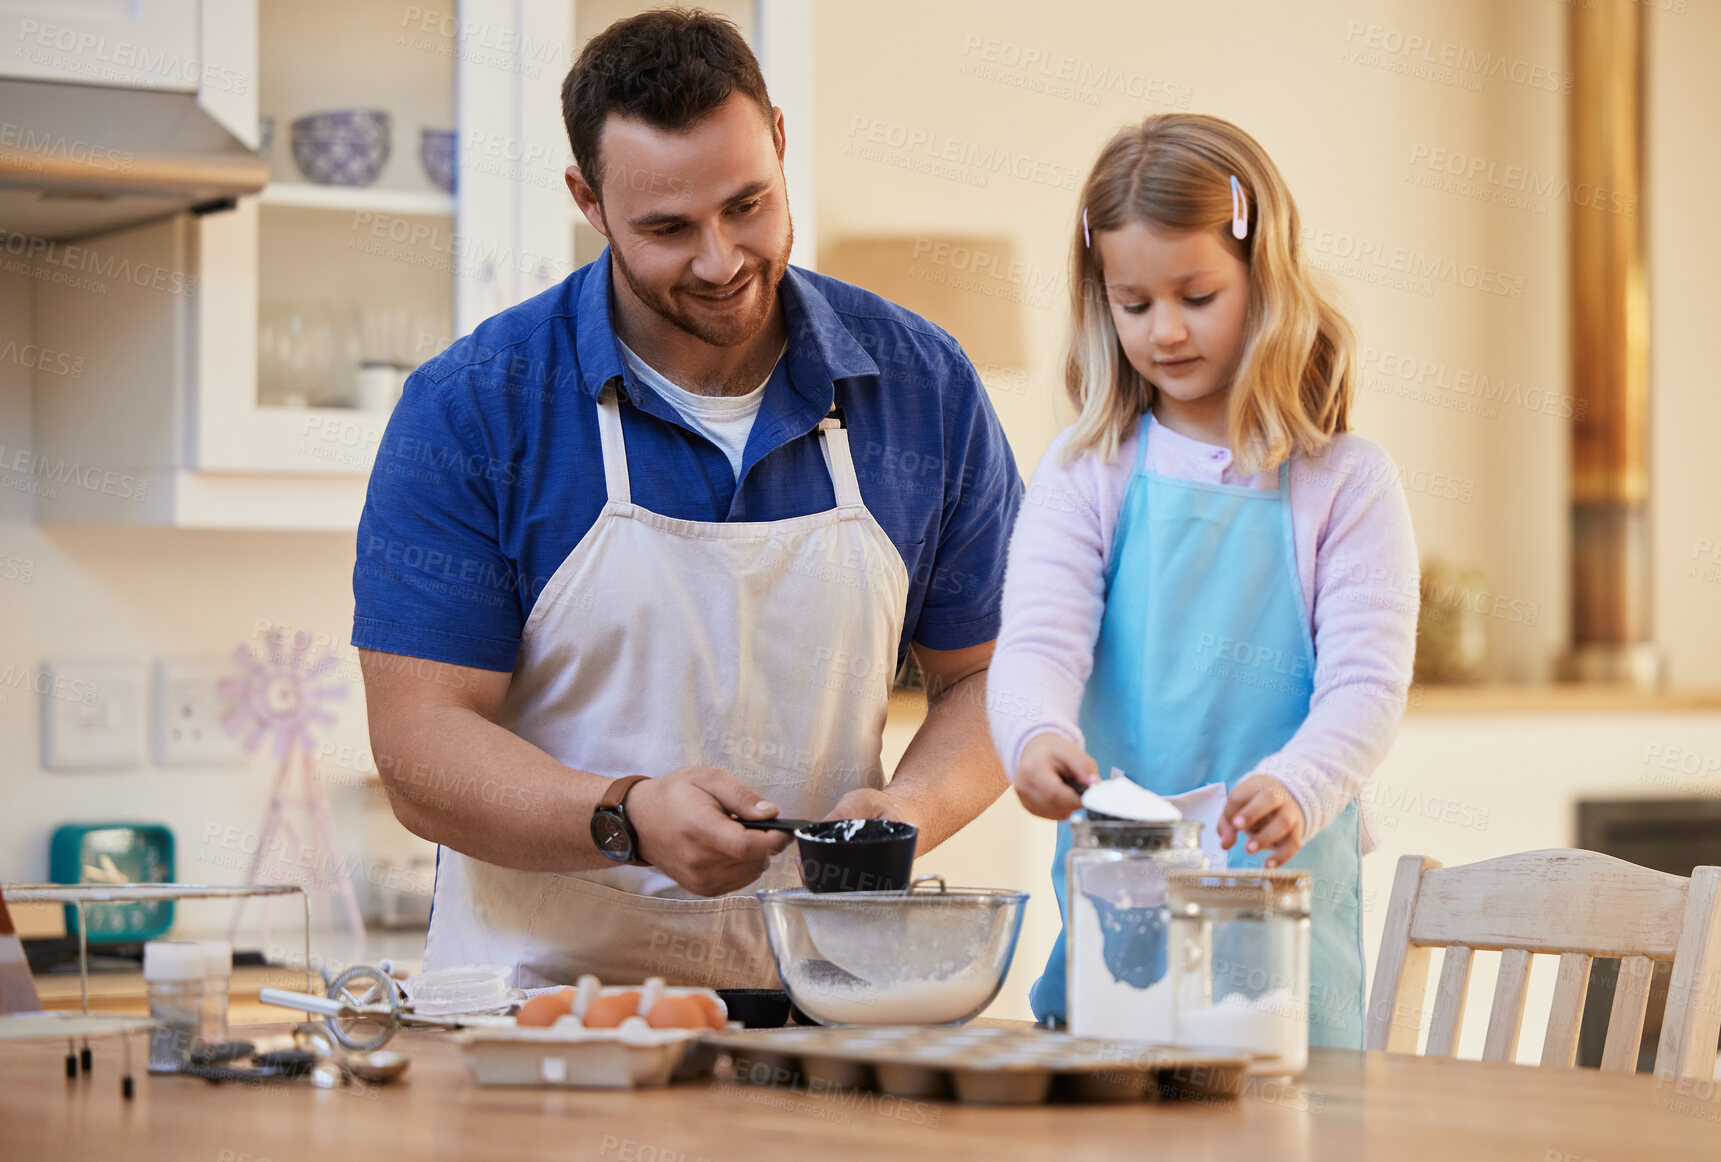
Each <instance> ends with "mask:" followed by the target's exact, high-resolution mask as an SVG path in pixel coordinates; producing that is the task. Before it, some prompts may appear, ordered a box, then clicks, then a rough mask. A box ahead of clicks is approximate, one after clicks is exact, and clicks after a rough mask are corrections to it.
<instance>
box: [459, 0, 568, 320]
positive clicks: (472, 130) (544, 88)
mask: <svg viewBox="0 0 1721 1162" xmlns="http://www.w3.org/2000/svg"><path fill="white" fill-rule="evenodd" d="M460 20H461V27H462V29H463V32H462V41H461V45H460V52H459V53H458V54H456V63H455V68H456V77H457V81H456V86H455V88H456V92H457V101H458V106H457V109H456V117H457V119H458V121H459V124H460V199H459V205H458V207H457V209H456V211H455V213H456V230H457V233H458V234H459V239H460V243H459V245H460V258H461V262H460V273H459V278H458V282H457V285H456V288H455V303H454V320H455V331H456V332H457V333H460V334H465V333H467V332H469V331H471V330H472V328H474V327H476V326H477V325H478V324H479V323H481V322H483V321H484V320H485V319H487V318H489V317H490V316H491V315H494V314H495V313H497V312H498V311H501V310H504V309H505V308H507V307H511V306H513V305H514V304H515V303H518V302H521V301H522V300H524V299H528V298H530V297H532V296H533V295H535V294H537V293H538V292H539V291H542V290H546V289H548V288H549V287H551V286H553V285H554V284H555V283H557V282H559V281H561V280H562V279H563V278H565V277H567V276H568V274H570V273H572V270H573V266H572V261H571V260H572V252H573V247H572V240H571V239H572V235H571V234H570V227H569V220H568V213H567V208H566V207H567V201H568V197H569V195H568V191H567V187H566V186H564V185H563V184H562V182H561V179H560V175H561V172H562V170H563V169H564V168H565V167H566V164H567V159H568V156H569V155H568V143H567V135H566V134H565V133H564V131H563V129H562V115H561V100H562V97H561V94H562V78H563V77H564V76H566V75H567V71H568V69H569V67H570V66H571V65H572V64H573V53H572V47H571V46H572V44H573V9H572V7H571V6H570V5H567V4H553V3H545V4H526V5H521V4H517V3H515V2H514V0H462V3H461V5H460Z"/></svg>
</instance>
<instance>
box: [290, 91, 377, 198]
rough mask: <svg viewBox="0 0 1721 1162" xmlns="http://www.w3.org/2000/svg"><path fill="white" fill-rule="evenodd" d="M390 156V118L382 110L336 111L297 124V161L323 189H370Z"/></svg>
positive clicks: (302, 119)
mask: <svg viewBox="0 0 1721 1162" xmlns="http://www.w3.org/2000/svg"><path fill="white" fill-rule="evenodd" d="M388 155H389V116H388V114H387V113H386V112H385V111H383V110H381V109H333V110H330V111H329V112H327V113H312V114H310V115H309V116H306V117H300V118H299V119H298V120H296V121H294V122H293V160H294V162H296V163H297V164H298V166H299V172H301V173H303V174H304V175H305V177H306V178H308V179H310V180H311V181H313V182H315V183H316V184H318V185H320V186H368V185H370V184H371V183H372V182H374V181H376V179H377V175H379V174H380V173H382V167H383V166H384V165H385V164H387V162H388Z"/></svg>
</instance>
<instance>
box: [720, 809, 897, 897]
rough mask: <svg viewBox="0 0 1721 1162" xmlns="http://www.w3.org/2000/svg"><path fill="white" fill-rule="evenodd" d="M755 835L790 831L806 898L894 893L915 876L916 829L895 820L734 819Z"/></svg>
mask: <svg viewBox="0 0 1721 1162" xmlns="http://www.w3.org/2000/svg"><path fill="white" fill-rule="evenodd" d="M736 822H738V823H740V824H741V826H743V827H750V828H752V829H753V830H755V831H792V832H794V834H795V843H796V845H797V846H798V847H799V849H800V853H801V882H802V883H804V884H806V885H807V890H808V891H810V892H894V891H901V890H902V889H903V888H906V887H908V884H909V881H910V880H911V879H912V878H913V875H914V848H915V844H916V843H917V842H918V840H919V838H920V829H919V828H917V827H915V826H914V824H912V823H898V822H897V821H896V820H894V819H829V820H826V821H825V822H823V823H815V822H813V821H812V820H810V819H738V820H736Z"/></svg>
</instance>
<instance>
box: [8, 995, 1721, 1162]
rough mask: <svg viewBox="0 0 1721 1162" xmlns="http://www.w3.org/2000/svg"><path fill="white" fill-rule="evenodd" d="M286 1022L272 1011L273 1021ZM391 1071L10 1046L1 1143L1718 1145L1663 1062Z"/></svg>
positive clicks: (1016, 1148) (762, 1151)
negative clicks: (198, 1068)
mask: <svg viewBox="0 0 1721 1162" xmlns="http://www.w3.org/2000/svg"><path fill="white" fill-rule="evenodd" d="M284 1028H285V1026H271V1027H270V1029H271V1030H277V1029H284ZM389 1047H390V1048H391V1049H400V1050H403V1051H405V1052H407V1053H409V1054H410V1055H411V1056H412V1059H413V1064H412V1068H411V1071H410V1072H409V1073H408V1074H407V1075H406V1077H405V1078H404V1079H403V1080H402V1081H401V1082H399V1083H397V1084H395V1085H392V1086H388V1087H380V1088H364V1089H354V1088H348V1089H345V1090H335V1091H324V1090H317V1089H313V1088H311V1087H310V1086H309V1085H306V1084H304V1083H291V1084H278V1085H268V1086H246V1087H241V1086H236V1085H227V1086H219V1087H217V1086H212V1085H209V1084H207V1083H205V1082H202V1081H197V1080H193V1079H191V1078H181V1077H172V1076H163V1077H152V1076H149V1075H147V1074H145V1073H143V1072H142V1066H143V1054H142V1052H141V1050H142V1048H143V1046H142V1044H141V1042H139V1043H137V1044H134V1045H133V1060H134V1062H135V1064H136V1066H137V1068H138V1071H139V1072H138V1073H137V1078H138V1083H137V1100H136V1101H134V1102H131V1103H125V1102H122V1101H121V1100H120V1095H119V1057H120V1054H119V1046H118V1043H117V1042H114V1041H103V1042H100V1043H98V1045H97V1048H96V1067H95V1072H94V1074H93V1076H91V1077H89V1078H86V1079H80V1080H77V1081H67V1080H66V1079H65V1076H64V1071H63V1064H62V1063H63V1057H64V1053H65V1047H64V1046H60V1045H54V1044H46V1043H36V1044H4V1045H0V1125H4V1126H5V1127H6V1129H5V1137H4V1141H5V1147H6V1148H5V1150H4V1151H3V1153H4V1155H5V1157H7V1158H19V1159H25V1158H28V1159H31V1160H32V1162H36V1160H46V1159H59V1158H65V1159H91V1158H115V1159H117V1158H125V1159H173V1160H176V1162H177V1160H179V1159H197V1160H206V1162H265V1160H269V1162H285V1160H289V1159H291V1160H303V1162H314V1160H318V1159H336V1158H363V1159H365V1160H366V1162H385V1160H387V1159H403V1160H410V1162H424V1160H425V1159H429V1158H432V1157H434V1158H439V1159H444V1158H446V1159H474V1160H477V1159H492V1158H504V1157H505V1158H508V1159H510V1160H514V1159H555V1160H557V1162H565V1160H568V1159H582V1158H593V1159H614V1160H616V1162H697V1160H699V1159H705V1160H707V1162H724V1160H731V1159H732V1160H735V1162H744V1160H745V1162H751V1160H755V1159H760V1160H767V1159H785V1160H793V1162H807V1160H808V1159H820V1160H824V1159H840V1158H879V1157H892V1158H898V1159H906V1158H924V1157H935V1158H937V1159H939V1160H940V1162H944V1160H947V1159H954V1158H985V1159H1033V1160H1034V1162H1044V1160H1046V1159H1054V1158H1056V1159H1065V1158H1111V1157H1116V1158H1129V1159H1140V1158H1142V1157H1143V1156H1144V1155H1146V1154H1149V1153H1151V1154H1153V1155H1155V1156H1159V1157H1176V1158H1181V1159H1190V1160H1193V1159H1205V1158H1232V1157H1235V1158H1248V1159H1250V1160H1251V1162H1270V1160H1273V1159H1295V1160H1297V1162H1310V1160H1314V1159H1319V1160H1321V1162H1327V1160H1339V1159H1349V1158H1392V1159H1394V1160H1416V1159H1428V1160H1436V1159H1438V1160H1439V1162H1452V1160H1453V1159H1455V1158H1457V1159H1463V1160H1464V1162H1493V1160H1495V1159H1512V1160H1514V1162H1555V1160H1557V1162H1587V1160H1590V1159H1596V1160H1602V1162H1610V1160H1624V1159H1637V1158H1645V1159H1647V1158H1653V1159H1657V1160H1658V1162H1678V1160H1680V1159H1704V1160H1705V1162H1712V1160H1713V1159H1714V1158H1715V1157H1716V1150H1717V1146H1716V1143H1717V1141H1718V1140H1721V1084H1718V1083H1710V1082H1699V1083H1689V1082H1687V1083H1683V1084H1676V1083H1674V1082H1671V1081H1668V1082H1658V1081H1657V1080H1656V1079H1655V1078H1653V1077H1649V1076H1646V1075H1631V1076H1620V1075H1615V1074H1608V1075H1603V1074H1599V1073H1596V1072H1592V1071H1588V1070H1551V1069H1539V1068H1531V1067H1525V1066H1514V1065H1501V1064H1491V1063H1487V1064H1485V1063H1482V1062H1477V1061H1450V1060H1436V1059H1428V1058H1420V1057H1409V1056H1401V1055H1388V1054H1380V1053H1369V1054H1362V1053H1353V1052H1344V1051H1337V1050H1320V1049H1317V1050H1314V1051H1313V1052H1312V1053H1311V1054H1310V1068H1309V1070H1308V1072H1307V1073H1306V1074H1305V1075H1304V1076H1303V1077H1302V1078H1301V1079H1299V1080H1297V1081H1295V1082H1292V1083H1289V1084H1284V1083H1278V1082H1268V1083H1262V1082H1259V1081H1256V1082H1251V1083H1250V1085H1249V1087H1248V1088H1247V1089H1246V1090H1245V1092H1244V1093H1243V1095H1242V1096H1240V1097H1239V1098H1237V1099H1235V1100H1227V1101H1218V1102H1212V1103H1171V1102H1164V1103H1143V1104H1126V1105H1047V1106H1027V1107H1002V1108H1000V1107H983V1106H962V1105H957V1104H951V1103H945V1102H923V1101H911V1100H901V1101H899V1100H896V1099H893V1098H888V1097H881V1096H879V1095H842V1096H837V1095H828V1094H817V1095H814V1094H807V1093H804V1092H794V1091H791V1090H787V1089H764V1088H754V1087H751V1086H738V1085H735V1084H733V1083H731V1082H729V1081H727V1080H726V1079H725V1078H724V1077H723V1076H722V1075H721V1074H720V1075H719V1077H718V1078H717V1079H714V1080H710V1081H701V1082H693V1083H689V1084H683V1085H679V1086H674V1087H671V1088H668V1089H653V1090H638V1091H615V1090H564V1089H513V1088H480V1087H479V1086H477V1085H476V1084H475V1083H474V1082H473V1081H472V1079H471V1076H470V1075H469V1074H468V1073H467V1071H466V1069H465V1066H464V1064H463V1062H462V1061H461V1058H460V1055H459V1051H458V1050H457V1049H456V1047H455V1046H454V1044H453V1043H452V1042H451V1041H450V1039H449V1038H448V1036H447V1035H445V1034H438V1033H433V1032H403V1033H401V1034H399V1035H398V1036H397V1037H396V1038H395V1040H394V1042H393V1043H391V1045H390V1046H389Z"/></svg>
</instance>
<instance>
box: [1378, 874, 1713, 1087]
mask: <svg viewBox="0 0 1721 1162" xmlns="http://www.w3.org/2000/svg"><path fill="white" fill-rule="evenodd" d="M1435 948H1444V949H1445V950H1446V956H1445V961H1444V964H1443V965H1442V967H1441V970H1440V981H1439V983H1438V984H1437V985H1436V988H1435V993H1434V1016H1433V1019H1432V1022H1431V1024H1430V1027H1429V1031H1428V1048H1427V1052H1428V1053H1430V1054H1434V1055H1439V1056H1442V1057H1450V1056H1452V1055H1453V1054H1454V1052H1455V1051H1456V1049H1457V1046H1458V1032H1459V1029H1460V1028H1462V1026H1463V1024H1464V994H1465V992H1466V991H1467V990H1468V988H1469V985H1470V961H1471V956H1472V953H1474V952H1475V951H1477V950H1479V949H1490V950H1498V951H1499V952H1500V954H1501V956H1500V977H1499V981H1498V982H1497V983H1496V984H1495V986H1494V1007H1493V1011H1492V1012H1491V1013H1490V1014H1489V1016H1488V1033H1487V1037H1486V1039H1485V1041H1484V1044H1483V1050H1482V1057H1483V1060H1486V1061H1512V1060H1514V1059H1515V1058H1516V1056H1517V1052H1518V1034H1519V1031H1520V1029H1521V1027H1522V1025H1523V1020H1524V996H1525V990H1526V986H1527V985H1528V984H1529V979H1530V957H1531V955H1532V954H1533V953H1550V954H1558V956H1559V958H1560V967H1559V975H1558V977H1557V978H1556V980H1555V984H1554V1001H1553V1008H1552V1010H1551V1012H1550V1013H1549V1017H1548V1028H1547V1033H1546V1035H1545V1036H1544V1038H1543V1041H1542V1065H1543V1066H1545V1067H1546V1066H1555V1067H1563V1068H1570V1067H1571V1065H1572V1063H1573V1059H1574V1057H1575V1055H1576V1052H1577V1044H1578V1026H1579V1023H1580V1021H1581V1020H1582V1017H1583V1010H1584V994H1585V992H1586V991H1587V990H1588V988H1589V978H1590V962H1591V960H1592V959H1593V958H1594V957H1597V956H1617V957H1620V958H1621V960H1620V973H1619V982H1618V985H1617V986H1616V988H1615V991H1614V996H1613V1009H1612V1012H1611V1013H1610V1015H1609V1017H1608V1030H1607V1041H1606V1044H1605V1045H1604V1047H1603V1050H1602V1063H1601V1067H1602V1068H1603V1069H1604V1070H1614V1071H1617V1072H1621V1073H1626V1072H1630V1071H1632V1070H1634V1069H1635V1068H1636V1067H1637V1053H1638V1042H1639V1040H1640V1038H1641V1037H1642V1036H1643V1022H1644V1006H1645V1004H1646V1003H1647V1001H1648V998H1649V981H1650V976H1651V972H1652V968H1653V962H1654V961H1658V960H1664V961H1672V962H1673V975H1672V980H1671V984H1670V986H1669V988H1668V994H1667V1012H1666V1017H1665V1018H1664V1019H1663V1021H1662V1024H1661V1040H1660V1044H1659V1045H1658V1047H1657V1051H1656V1055H1655V1071H1656V1073H1657V1074H1659V1075H1661V1076H1664V1077H1700V1078H1705V1079H1707V1078H1709V1077H1712V1076H1713V1075H1714V1070H1715V1041H1716V1036H1717V1033H1718V1032H1721V867H1700V868H1696V869H1694V870H1693V871H1692V874H1691V878H1690V879H1683V878H1681V877H1679V876H1670V875H1665V874H1663V873H1662V872H1657V871H1650V870H1649V869H1648V868H1642V867H1638V866H1637V865H1636V864H1631V863H1626V862H1625V861H1624V860H1620V859H1615V858H1613V857H1612V856H1609V855H1601V854H1599V853H1597V852H1593V851H1575V850H1568V849H1555V850H1549V851H1527V852H1520V853H1518V854H1516V855H1507V856H1502V857H1500V858H1499V859H1490V860H1484V861H1483V862H1481V863H1472V864H1465V865H1464V866H1461V867H1451V868H1447V867H1442V866H1441V865H1440V864H1439V863H1438V862H1437V861H1435V860H1432V859H1429V858H1427V857H1426V856H1418V855H1407V856H1404V857H1402V858H1401V859H1399V861H1398V872H1397V875H1396V877H1395V878H1394V880H1393V884H1392V899H1391V902H1390V903H1389V904H1388V907H1387V912H1386V930H1385V932H1384V933H1382V935H1381V941H1380V957H1379V960H1378V962H1377V964H1376V965H1375V973H1374V989H1373V991H1372V992H1371V993H1370V995H1369V1005H1368V1014H1367V1026H1366V1027H1367V1045H1368V1048H1370V1049H1384V1050H1389V1051H1392V1052H1400V1053H1415V1052H1416V1042H1417V1034H1418V1032H1419V1031H1420V1029H1421V1025H1422V1005H1423V997H1424V994H1425V993H1426V991H1427V985H1428V966H1429V954H1430V953H1431V952H1432V951H1433V950H1434V949H1435Z"/></svg>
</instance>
